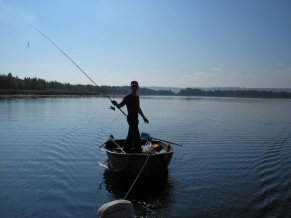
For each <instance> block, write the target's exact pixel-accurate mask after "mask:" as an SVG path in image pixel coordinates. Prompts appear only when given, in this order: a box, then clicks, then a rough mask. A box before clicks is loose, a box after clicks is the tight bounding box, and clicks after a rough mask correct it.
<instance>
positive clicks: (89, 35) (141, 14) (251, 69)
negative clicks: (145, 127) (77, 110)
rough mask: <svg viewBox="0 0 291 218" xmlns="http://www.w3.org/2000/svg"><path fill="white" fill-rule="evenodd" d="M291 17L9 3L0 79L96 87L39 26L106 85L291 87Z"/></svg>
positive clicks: (198, 5) (204, 4) (116, 4)
mask: <svg viewBox="0 0 291 218" xmlns="http://www.w3.org/2000/svg"><path fill="white" fill-rule="evenodd" d="M290 11H291V1H289V0H143V1H142V0H0V74H6V75H7V74H8V73H12V75H13V76H18V77H19V78H22V79H23V78H24V77H30V78H34V77H37V78H41V79H45V80H47V81H58V82H62V83H71V84H92V82H91V81H90V80H89V79H88V78H87V77H86V76H85V75H84V74H83V73H82V71H81V70H79V69H78V68H77V67H76V66H75V65H74V64H73V63H72V62H71V61H70V60H69V58H67V57H66V56H65V55H64V54H63V53H62V52H60V51H59V50H58V49H57V48H56V47H55V46H54V45H53V44H52V43H51V42H50V41H49V40H47V39H46V38H45V37H44V36H42V35H41V34H40V33H38V32H37V31H35V30H34V29H33V28H32V27H31V26H33V27H35V28H36V29H38V30H39V31H41V32H42V33H43V34H45V35H46V36H47V37H48V38H49V39H50V40H52V41H53V42H54V43H55V44H56V45H57V46H58V47H60V48H61V49H62V50H63V51H64V52H65V53H66V54H67V55H68V56H69V57H70V58H71V59H72V60H73V61H74V62H75V63H76V64H77V65H78V66H79V67H80V68H81V69H82V70H83V71H84V72H85V73H86V74H87V75H88V76H89V77H90V78H91V79H92V80H93V81H94V82H95V83H96V84H97V85H110V86H123V85H129V84H130V82H131V81H132V80H137V81H138V82H139V84H140V86H146V87H149V86H159V87H180V88H187V87H191V88H194V87H195V88H199V87H246V88H291V13H290ZM30 25H31V26H30ZM28 44H29V45H28Z"/></svg>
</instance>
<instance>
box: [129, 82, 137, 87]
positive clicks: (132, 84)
mask: <svg viewBox="0 0 291 218" xmlns="http://www.w3.org/2000/svg"><path fill="white" fill-rule="evenodd" d="M130 86H138V82H137V81H132V82H131V83H130Z"/></svg>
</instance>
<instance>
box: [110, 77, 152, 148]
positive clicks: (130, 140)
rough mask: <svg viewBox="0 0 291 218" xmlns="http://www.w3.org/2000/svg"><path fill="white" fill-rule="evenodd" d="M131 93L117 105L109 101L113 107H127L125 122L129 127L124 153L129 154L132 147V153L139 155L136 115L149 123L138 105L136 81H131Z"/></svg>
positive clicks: (139, 144) (139, 141)
mask: <svg viewBox="0 0 291 218" xmlns="http://www.w3.org/2000/svg"><path fill="white" fill-rule="evenodd" d="M130 87H131V92H130V93H129V94H127V95H126V96H125V97H124V98H123V100H122V101H121V102H120V103H119V104H118V103H117V102H116V101H111V102H112V104H113V105H115V106H116V107H118V108H121V107H123V106H124V105H126V107H127V122H128V125H129V128H128V134H127V138H126V141H125V144H124V148H123V149H124V151H125V152H126V153H131V148H132V146H134V151H133V152H134V153H140V151H141V148H140V147H141V139H140V133H139V129H138V114H140V115H141V116H142V118H143V120H144V122H145V123H149V121H148V119H147V118H146V117H145V115H144V114H143V112H142V110H141V108H140V104H139V96H138V95H137V90H138V88H139V86H138V82H137V81H132V82H131V84H130Z"/></svg>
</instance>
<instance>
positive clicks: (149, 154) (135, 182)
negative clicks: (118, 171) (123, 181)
mask: <svg viewBox="0 0 291 218" xmlns="http://www.w3.org/2000/svg"><path fill="white" fill-rule="evenodd" d="M149 158H150V154H148V157H147V159H146V161H145V163H144V165H143V166H142V168H141V170H140V171H139V173H138V175H137V177H136V178H135V180H134V181H133V183H132V185H131V187H130V188H129V190H128V192H127V193H126V195H125V196H124V198H123V199H124V200H125V199H126V198H127V195H128V194H129V192H130V191H131V189H132V187H133V186H134V184H135V183H136V181H137V179H138V177H139V175H140V174H141V172H142V170H143V168H144V167H145V165H146V164H147V162H148V160H149Z"/></svg>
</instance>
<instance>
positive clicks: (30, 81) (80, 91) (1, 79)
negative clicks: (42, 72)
mask: <svg viewBox="0 0 291 218" xmlns="http://www.w3.org/2000/svg"><path fill="white" fill-rule="evenodd" d="M100 89H101V90H102V91H103V92H104V93H106V94H107V95H124V94H127V93H128V92H129V90H130V88H129V86H105V85H102V86H99V88H98V87H97V86H94V85H80V84H78V85H71V84H70V83H60V82H57V81H46V80H44V79H39V78H29V77H28V78H27V77H25V78H24V79H20V78H18V77H17V76H16V77H14V76H12V74H11V73H9V74H8V75H0V95H18V94H24V95H25V94H30V95H33V94H35V95H103V93H102V91H101V90H100ZM138 93H139V95H168V96H213V97H247V98H291V93H290V92H284V91H278V92H275V91H259V90H251V89H247V90H208V91H205V90H202V89H198V88H186V89H181V90H180V91H179V92H178V93H175V92H173V91H172V90H171V89H169V90H161V89H160V90H153V89H149V88H144V87H141V88H140V89H139V91H138Z"/></svg>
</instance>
